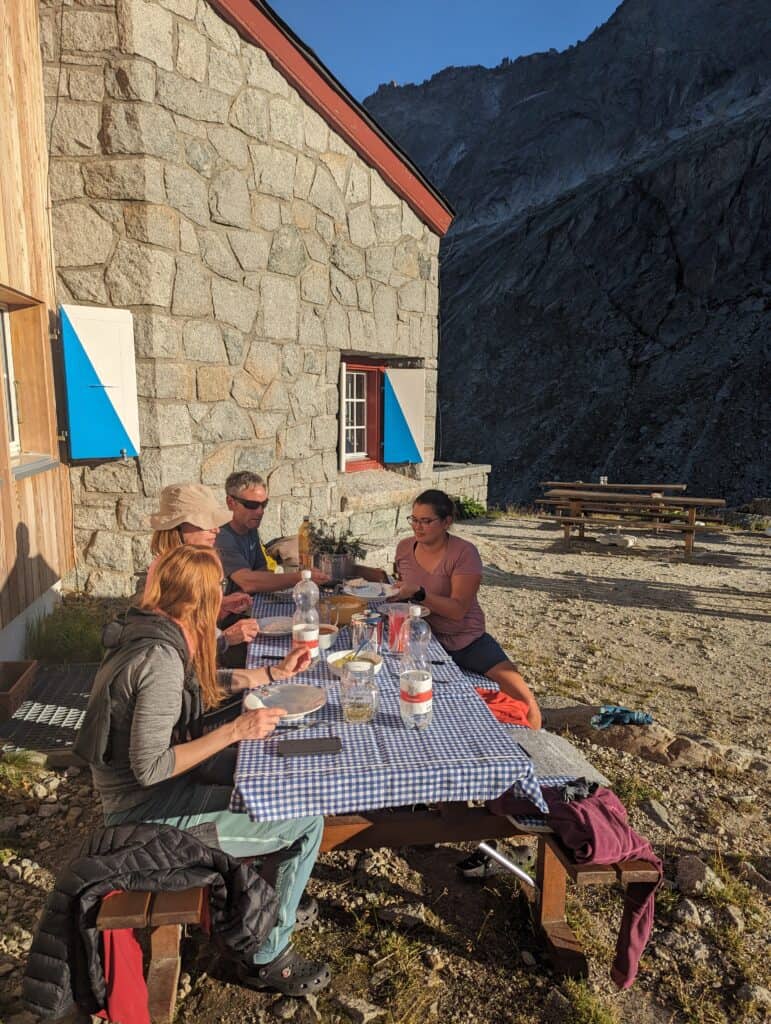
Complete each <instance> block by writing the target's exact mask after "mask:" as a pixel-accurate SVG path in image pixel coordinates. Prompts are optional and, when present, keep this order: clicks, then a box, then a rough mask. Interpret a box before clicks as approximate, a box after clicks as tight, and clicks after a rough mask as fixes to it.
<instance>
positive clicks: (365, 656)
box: [327, 647, 383, 676]
mask: <svg viewBox="0 0 771 1024" xmlns="http://www.w3.org/2000/svg"><path fill="white" fill-rule="evenodd" d="M352 654H353V648H351V647H349V648H348V649H347V650H345V651H335V653H334V654H329V655H327V665H329V669H330V671H331V672H333V673H334V674H335V675H336V676H342V674H343V663H344V662H345V661H346V659H348V660H351V661H353V660H354V659H353V658H352V657H351V656H352ZM355 660H356V661H371V662H372V664H373V665H374V666H375V675H377V674H378V672H379V671H380V669H381V668H382V667H383V659H382V658H381V657H380V655H379V654H372V653H371V652H369V651H362V652H361V653H360V654H357V655H356V658H355Z"/></svg>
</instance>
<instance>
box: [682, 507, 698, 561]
mask: <svg viewBox="0 0 771 1024" xmlns="http://www.w3.org/2000/svg"><path fill="white" fill-rule="evenodd" d="M688 526H689V527H690V529H689V530H684V531H683V541H684V542H685V557H686V558H689V557H690V556H691V555H692V554H693V538H694V534H695V533H696V509H695V508H689V509H688Z"/></svg>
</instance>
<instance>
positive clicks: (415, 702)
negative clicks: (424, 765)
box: [399, 605, 434, 729]
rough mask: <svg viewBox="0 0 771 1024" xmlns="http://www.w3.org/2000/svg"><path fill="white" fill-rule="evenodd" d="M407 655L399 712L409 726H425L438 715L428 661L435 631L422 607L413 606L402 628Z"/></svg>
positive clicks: (402, 673) (400, 681) (400, 684)
mask: <svg viewBox="0 0 771 1024" xmlns="http://www.w3.org/2000/svg"><path fill="white" fill-rule="evenodd" d="M402 629H403V631H404V654H403V657H402V670H401V672H400V673H399V713H400V714H401V716H402V722H403V723H404V724H405V725H406V726H407V728H408V729H425V728H427V727H428V726H429V725H430V724H431V720H432V718H433V717H434V708H433V704H434V701H433V682H432V679H431V668H430V663H429V660H428V645H429V643H430V641H431V630H430V628H429V625H428V623H427V622H424V620H423V619H422V618H421V617H420V606H419V605H412V606H411V607H410V617H409V619H407V621H406V622H405V623H404V626H403V627H402Z"/></svg>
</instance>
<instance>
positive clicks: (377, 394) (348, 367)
mask: <svg viewBox="0 0 771 1024" xmlns="http://www.w3.org/2000/svg"><path fill="white" fill-rule="evenodd" d="M349 371H358V372H360V373H365V374H366V385H367V422H366V426H367V432H366V438H367V454H368V456H369V457H368V458H366V459H351V460H350V461H349V460H348V458H346V459H345V472H346V473H358V472H360V471H361V470H363V469H382V468H383V455H382V453H383V374H384V373H385V365H384V364H382V363H376V362H374V361H373V362H370V361H369V360H366V359H357V360H355V361H353V360H351V361H349V360H348V359H345V372H346V373H348V372H349ZM341 415H342V416H343V417H344V416H345V394H343V399H342V410H341ZM343 436H345V431H343ZM373 452H377V457H373V455H372V453H373ZM343 454H344V455H345V453H343Z"/></svg>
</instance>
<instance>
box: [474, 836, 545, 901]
mask: <svg viewBox="0 0 771 1024" xmlns="http://www.w3.org/2000/svg"><path fill="white" fill-rule="evenodd" d="M479 849H480V850H484V852H485V853H486V854H487V856H488V857H492V858H493V860H497V861H498V863H499V864H503V866H504V867H505V868H507V869H508V870H509V871H511V872H512V873H513V874H515V875H516V876H517V878H518V879H519V880H520V882H524V883H525V885H529V886H530V887H531V888H532V889H533V891H534V892H535V893H536V895H538V886H537V885H536V884H535V882H534V881H533V879H532V878H531V877H530V875H528V873H527V872H526V871H523V870H522V868H520V867H518V866H517V865H516V864H515V863H514V862H513V861H510V860H509V858H508V857H504V856H503V854H502V853H499V852H498V850H496V849H495V848H494V847H492V846H488V845H487V843H480V844H479Z"/></svg>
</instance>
